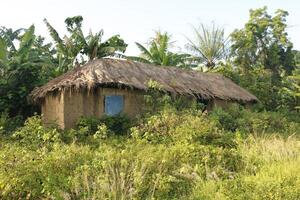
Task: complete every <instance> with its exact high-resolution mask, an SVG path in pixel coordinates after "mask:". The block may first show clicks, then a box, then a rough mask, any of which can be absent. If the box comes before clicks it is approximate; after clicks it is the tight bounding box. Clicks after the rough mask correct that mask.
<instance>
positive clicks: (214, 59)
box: [187, 23, 228, 69]
mask: <svg viewBox="0 0 300 200" xmlns="http://www.w3.org/2000/svg"><path fill="white" fill-rule="evenodd" d="M193 31H194V35H195V37H194V38H193V39H189V38H187V40H188V42H189V43H188V44H187V48H188V50H190V51H191V52H193V53H194V57H193V60H194V62H195V61H197V63H198V64H205V66H206V67H207V68H208V69H213V68H214V67H216V64H218V62H219V61H220V60H222V59H225V58H226V56H227V55H226V54H227V43H228V41H227V39H226V38H225V36H224V29H223V28H219V27H217V26H216V25H215V24H214V23H213V24H212V26H211V27H209V26H205V25H204V24H201V25H200V26H199V27H198V28H195V27H193Z"/></svg>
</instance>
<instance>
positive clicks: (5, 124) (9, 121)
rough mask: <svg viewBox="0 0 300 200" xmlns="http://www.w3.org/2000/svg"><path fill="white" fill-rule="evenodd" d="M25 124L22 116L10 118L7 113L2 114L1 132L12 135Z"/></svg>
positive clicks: (0, 117) (0, 121) (0, 116)
mask: <svg viewBox="0 0 300 200" xmlns="http://www.w3.org/2000/svg"><path fill="white" fill-rule="evenodd" d="M22 124H23V119H22V117H21V116H16V117H13V118H10V117H9V116H8V114H7V113H1V115H0V134H4V135H10V134H11V133H13V132H14V131H15V130H16V128H18V127H20V126H21V125H22Z"/></svg>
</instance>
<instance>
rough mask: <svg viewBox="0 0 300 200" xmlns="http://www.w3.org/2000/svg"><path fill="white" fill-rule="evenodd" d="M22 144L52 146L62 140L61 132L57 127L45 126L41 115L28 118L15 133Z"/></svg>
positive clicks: (34, 146) (38, 146)
mask: <svg viewBox="0 0 300 200" xmlns="http://www.w3.org/2000/svg"><path fill="white" fill-rule="evenodd" d="M13 137H14V138H16V139H17V140H18V141H19V142H20V144H22V145H24V146H30V147H33V148H41V147H46V148H47V147H51V146H52V144H53V143H58V142H60V134H59V132H58V130H57V129H56V128H45V127H44V126H43V125H42V121H41V118H40V117H39V116H33V117H31V118H28V119H27V120H26V121H25V123H24V126H23V127H21V128H19V129H17V130H16V131H15V133H14V134H13Z"/></svg>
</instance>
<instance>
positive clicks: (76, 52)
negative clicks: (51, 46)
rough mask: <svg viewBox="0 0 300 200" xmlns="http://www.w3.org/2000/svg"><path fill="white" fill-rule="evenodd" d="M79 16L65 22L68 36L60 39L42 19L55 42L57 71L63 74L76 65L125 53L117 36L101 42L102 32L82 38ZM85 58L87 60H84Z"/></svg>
mask: <svg viewBox="0 0 300 200" xmlns="http://www.w3.org/2000/svg"><path fill="white" fill-rule="evenodd" d="M82 21H83V18H82V17H81V16H75V17H69V18H67V19H66V20H65V23H66V28H67V31H68V32H69V36H64V37H63V39H62V38H60V36H59V34H58V32H57V31H56V30H55V29H54V28H53V27H52V26H51V24H50V23H49V22H48V21H47V19H44V22H45V24H46V26H47V27H48V30H49V33H50V35H51V37H52V39H53V40H54V42H55V45H56V49H57V58H58V68H57V69H58V71H60V72H61V73H64V72H66V71H68V70H70V69H72V68H74V67H75V66H76V65H78V64H82V63H84V62H86V61H89V60H93V59H95V58H103V57H109V56H112V57H114V56H118V55H120V54H122V53H124V52H125V50H126V47H127V44H126V43H125V42H124V40H123V39H121V38H120V36H119V35H114V36H112V37H110V38H109V39H108V40H106V41H102V37H103V34H104V31H103V30H100V31H99V32H97V33H95V34H93V32H92V31H90V32H89V34H88V35H87V36H84V34H83V31H82ZM86 58H87V59H86Z"/></svg>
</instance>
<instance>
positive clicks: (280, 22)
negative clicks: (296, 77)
mask: <svg viewBox="0 0 300 200" xmlns="http://www.w3.org/2000/svg"><path fill="white" fill-rule="evenodd" d="M287 16H288V12H286V11H283V10H277V11H276V12H275V16H273V17H272V16H271V15H269V14H268V13H267V7H263V8H260V9H256V10H250V19H249V21H248V22H247V23H246V24H245V26H244V28H242V29H240V30H235V31H234V32H233V33H232V34H231V41H232V46H231V53H232V56H233V58H234V62H235V64H236V65H237V66H239V67H241V68H242V69H244V70H249V69H251V68H252V69H253V68H255V67H263V68H265V69H269V70H271V71H272V72H273V74H274V75H276V76H277V77H279V74H280V73H281V71H282V70H284V71H285V72H286V73H288V74H291V72H292V70H293V68H294V65H295V63H294V58H293V57H294V54H293V52H292V48H293V44H292V43H291V42H290V41H289V39H288V37H287V32H286V27H287V24H286V17H287Z"/></svg>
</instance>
